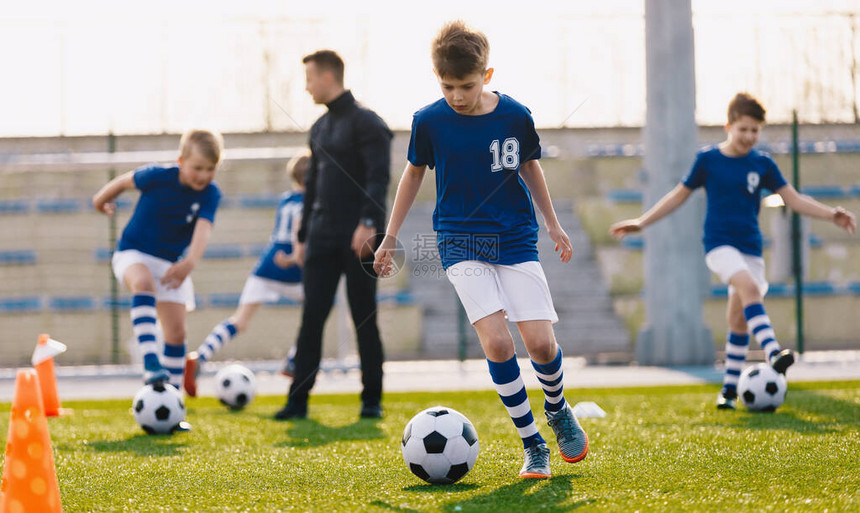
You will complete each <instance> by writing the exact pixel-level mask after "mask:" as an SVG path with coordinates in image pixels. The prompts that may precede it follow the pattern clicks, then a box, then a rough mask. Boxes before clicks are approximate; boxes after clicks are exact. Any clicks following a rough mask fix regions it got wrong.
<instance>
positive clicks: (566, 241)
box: [546, 225, 573, 263]
mask: <svg viewBox="0 0 860 513" xmlns="http://www.w3.org/2000/svg"><path fill="white" fill-rule="evenodd" d="M546 231H547V233H548V234H549V238H550V239H552V241H553V242H555V250H556V251H559V250H561V253H560V254H559V256H560V257H561V261H562V262H565V263H567V262H570V258H571V257H572V256H573V246H572V245H571V244H570V237H568V236H567V233H565V231H564V230H563V229H562V227H561V226H558V225H556V226H553V227H547V229H546Z"/></svg>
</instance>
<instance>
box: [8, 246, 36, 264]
mask: <svg viewBox="0 0 860 513" xmlns="http://www.w3.org/2000/svg"><path fill="white" fill-rule="evenodd" d="M35 264H36V251H35V250H33V249H11V250H3V251H0V265H35Z"/></svg>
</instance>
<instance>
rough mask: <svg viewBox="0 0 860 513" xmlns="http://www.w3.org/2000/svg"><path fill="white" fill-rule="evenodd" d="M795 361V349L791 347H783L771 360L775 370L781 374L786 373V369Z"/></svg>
mask: <svg viewBox="0 0 860 513" xmlns="http://www.w3.org/2000/svg"><path fill="white" fill-rule="evenodd" d="M793 363H794V351H792V350H791V349H783V350H782V351H780V352H779V353H777V355H776V356H774V357H773V359H772V360H771V362H770V366H771V367H773V370H775V371H776V372H778V373H780V374H785V371H787V370H788V368H789V367H791V365H792V364H793Z"/></svg>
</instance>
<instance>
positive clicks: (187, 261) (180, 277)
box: [161, 219, 212, 289]
mask: <svg viewBox="0 0 860 513" xmlns="http://www.w3.org/2000/svg"><path fill="white" fill-rule="evenodd" d="M211 236H212V222H210V221H209V220H208V219H198V220H197V224H195V225H194V234H193V235H192V236H191V244H189V246H188V253H186V255H185V258H183V259H182V260H180V261H179V262H176V263H175V264H173V265H171V266H170V268H169V269H167V272H165V273H164V277H163V278H161V283H162V285H166V286H167V288H169V289H175V288H178V287H179V286H180V285H182V282H183V281H185V278H187V277H188V275H189V274H191V271H192V270H193V269H194V266H196V265H197V263H198V262H200V259H201V258H203V253H205V252H206V246H207V245H208V244H209V238H210V237H211Z"/></svg>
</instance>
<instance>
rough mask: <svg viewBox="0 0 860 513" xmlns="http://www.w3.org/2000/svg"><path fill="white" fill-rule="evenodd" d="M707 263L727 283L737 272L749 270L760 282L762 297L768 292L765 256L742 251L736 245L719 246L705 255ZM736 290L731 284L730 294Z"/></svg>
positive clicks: (759, 287) (756, 280)
mask: <svg viewBox="0 0 860 513" xmlns="http://www.w3.org/2000/svg"><path fill="white" fill-rule="evenodd" d="M705 264H706V265H707V266H708V269H710V270H711V272H713V273H714V274H716V275H717V276H719V277H720V280H721V281H722V282H723V283H726V284H728V283H729V280H731V278H732V276H734V275H735V274H737V273H739V272H741V271H749V272H750V274H752V277H753V280H755V282H756V283H757V284H758V289H759V291H760V292H761V295H762V297H764V296H765V295H766V294H767V289H768V283H767V278H765V274H764V258H762V257H757V256H752V255H747V254H745V253H741V252H740V251H738V249H737V248H735V247H734V246H717V247H716V248H714V249H712V250H710V251H708V254H707V255H705ZM734 292H735V288H734V287H732V286H731V285H729V296H731V295H732V294H734Z"/></svg>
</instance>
